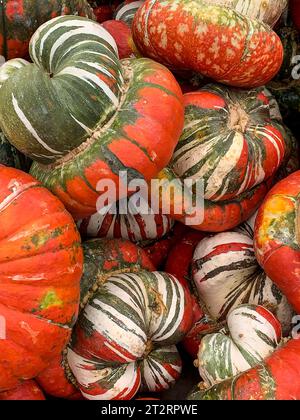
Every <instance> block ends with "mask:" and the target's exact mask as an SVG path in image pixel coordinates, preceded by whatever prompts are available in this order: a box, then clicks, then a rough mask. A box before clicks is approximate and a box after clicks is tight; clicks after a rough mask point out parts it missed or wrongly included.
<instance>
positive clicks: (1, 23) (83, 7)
mask: <svg viewBox="0 0 300 420" xmlns="http://www.w3.org/2000/svg"><path fill="white" fill-rule="evenodd" d="M77 14H78V15H80V16H86V17H89V18H92V16H93V12H92V9H91V8H90V6H89V5H88V3H87V2H86V0H38V1H32V0H4V1H1V3H0V54H1V55H3V56H4V57H5V58H6V59H10V58H15V57H24V58H26V57H27V55H28V44H29V41H30V38H31V36H32V34H33V33H34V32H35V31H36V29H37V28H38V27H39V26H40V25H41V24H43V23H44V22H46V21H47V20H50V19H52V18H54V17H55V16H60V15H77Z"/></svg>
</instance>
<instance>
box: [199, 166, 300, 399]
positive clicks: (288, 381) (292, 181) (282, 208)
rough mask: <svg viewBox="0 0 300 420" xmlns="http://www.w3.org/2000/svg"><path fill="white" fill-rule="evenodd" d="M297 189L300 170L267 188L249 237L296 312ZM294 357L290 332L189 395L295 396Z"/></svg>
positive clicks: (296, 348)
mask: <svg viewBox="0 0 300 420" xmlns="http://www.w3.org/2000/svg"><path fill="white" fill-rule="evenodd" d="M299 193H300V171H297V172H295V173H293V174H291V175H290V176H288V177H287V178H285V179H283V180H282V181H280V182H279V183H278V184H276V185H275V186H274V187H273V188H272V190H271V191H270V192H269V194H268V195H267V197H266V199H265V201H264V203H263V204H262V206H261V208H260V210H259V212H258V215H257V218H256V222H255V241H254V245H255V251H256V256H257V259H258V261H259V263H260V264H261V266H262V267H263V269H264V270H265V272H266V273H267V275H268V276H269V277H270V278H271V279H272V280H273V281H274V283H275V284H276V286H277V287H278V288H279V289H280V290H281V291H282V292H283V293H284V294H285V296H286V297H287V299H288V300H289V302H290V303H291V304H292V306H293V308H294V310H295V311H296V312H297V313H298V314H299V312H300V287H299V284H300V278H299V270H298V266H299V262H300V251H299V240H298V239H299V232H298V229H299V220H298V217H299V214H298V201H299ZM299 363H300V340H299V339H297V336H293V338H292V339H290V340H289V341H288V342H287V343H286V344H285V345H283V346H281V347H280V348H279V349H277V350H276V351H275V352H274V353H273V354H272V355H271V356H269V357H267V358H266V359H265V360H264V362H261V363H259V364H257V365H256V366H255V367H253V368H252V369H250V370H248V371H246V372H244V373H242V374H240V375H238V376H235V377H233V378H230V379H227V380H225V381H223V382H221V383H219V384H216V385H214V386H213V387H211V388H210V389H208V390H207V391H205V392H204V393H203V392H201V391H199V390H197V391H196V392H195V393H194V394H192V395H191V398H193V399H244V400H245V399H259V400H262V399H268V400H274V399H277V400H297V399H299V398H300V387H299V375H300V369H299Z"/></svg>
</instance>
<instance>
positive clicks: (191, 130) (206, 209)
mask: <svg viewBox="0 0 300 420" xmlns="http://www.w3.org/2000/svg"><path fill="white" fill-rule="evenodd" d="M184 104H185V123H184V129H183V132H182V135H181V137H180V140H179V142H178V145H177V147H176V149H175V152H174V154H173V157H172V160H171V162H170V164H169V167H170V168H171V169H172V170H173V172H174V174H175V175H176V176H177V177H178V178H179V179H180V180H181V181H185V180H186V179H191V180H192V181H193V183H194V184H196V183H197V182H201V183H202V184H203V198H204V204H203V217H202V221H201V222H200V223H199V222H196V223H194V221H193V220H190V221H189V223H190V224H191V225H193V226H194V227H195V228H197V229H200V230H203V231H209V232H222V231H225V230H228V229H232V228H234V227H236V226H237V225H239V224H240V223H242V222H243V221H245V220H247V219H248V218H249V217H250V216H251V215H252V214H253V213H254V212H255V211H256V210H257V208H258V206H259V205H260V204H261V202H262V200H263V198H264V197H265V195H266V193H267V191H268V189H269V187H270V184H271V182H272V178H273V177H274V175H275V173H276V172H277V170H278V169H279V168H280V166H281V165H282V164H283V163H284V162H285V160H286V159H287V158H288V157H289V154H290V149H291V138H290V134H289V132H288V131H286V130H285V129H284V127H283V125H282V122H281V120H280V116H279V115H278V114H277V109H278V107H277V105H276V102H274V99H273V98H272V97H271V96H270V94H269V92H267V91H266V90H265V89H264V88H258V89H252V90H250V91H245V90H241V89H234V88H229V87H226V86H222V85H216V84H214V85H212V84H211V85H206V86H205V87H203V88H202V89H200V90H199V91H197V92H193V93H187V94H185V95H184ZM200 192H201V190H200ZM195 198H197V197H195ZM200 198H202V197H200ZM198 199H199V197H198ZM188 202H189V201H188ZM184 206H185V205H184V204H183V207H184ZM200 206H201V202H200ZM174 217H176V218H179V219H180V214H177V215H174Z"/></svg>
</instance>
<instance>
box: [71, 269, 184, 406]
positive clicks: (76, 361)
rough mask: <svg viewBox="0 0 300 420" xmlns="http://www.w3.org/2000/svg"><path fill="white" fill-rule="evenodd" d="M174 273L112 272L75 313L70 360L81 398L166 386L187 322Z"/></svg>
mask: <svg viewBox="0 0 300 420" xmlns="http://www.w3.org/2000/svg"><path fill="white" fill-rule="evenodd" d="M188 306H189V302H188V301H187V298H186V293H185V289H184V288H183V286H181V284H180V283H179V282H178V280H176V279H175V277H173V276H171V275H169V274H166V273H159V272H153V273H150V272H147V271H140V272H137V273H124V274H122V273H120V274H115V275H112V276H111V277H110V278H109V279H107V280H106V281H105V283H104V284H103V285H102V286H101V288H99V289H98V291H97V292H95V293H94V295H93V297H92V298H91V299H90V301H89V303H87V304H86V305H85V307H84V309H83V311H82V312H81V315H80V316H79V320H78V322H77V324H76V327H75V329H74V332H73V339H72V341H71V343H70V345H69V349H68V356H67V360H68V364H69V366H70V369H71V371H72V373H73V375H74V376H75V378H76V381H77V383H78V386H79V388H80V390H81V392H82V394H83V396H84V397H86V398H88V399H128V398H131V397H132V396H133V395H134V394H135V393H136V392H137V391H138V390H139V389H142V390H144V391H151V392H159V391H162V390H164V389H168V388H169V386H170V385H171V384H173V383H174V382H175V381H176V380H177V379H178V377H179V375H180V373H181V358H180V355H179V353H178V351H177V349H176V346H175V344H177V343H178V342H179V341H180V340H181V339H182V338H183V337H184V334H185V333H186V332H187V330H188V327H189V326H190V324H191V313H190V308H189V307H188Z"/></svg>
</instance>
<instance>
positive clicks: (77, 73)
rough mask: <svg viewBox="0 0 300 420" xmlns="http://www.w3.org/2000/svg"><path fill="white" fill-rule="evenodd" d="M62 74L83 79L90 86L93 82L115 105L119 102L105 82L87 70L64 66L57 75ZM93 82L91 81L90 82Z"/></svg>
mask: <svg viewBox="0 0 300 420" xmlns="http://www.w3.org/2000/svg"><path fill="white" fill-rule="evenodd" d="M62 74H69V75H71V76H74V77H77V78H78V79H80V80H84V81H85V82H86V83H88V84H89V85H90V86H92V87H93V88H94V85H93V83H94V84H96V85H97V86H99V87H100V88H101V89H102V90H103V92H104V93H105V94H106V96H107V97H108V98H109V99H110V100H111V102H112V103H113V104H114V105H115V106H116V107H117V106H118V104H119V100H118V98H117V97H116V95H115V94H114V93H113V91H112V90H111V89H110V88H109V87H108V86H107V84H106V83H105V82H104V81H103V80H101V79H99V77H97V76H96V75H94V74H92V73H90V72H88V71H87V70H83V69H80V68H78V67H73V66H72V67H65V68H64V69H63V70H61V71H60V72H59V73H57V76H58V75H62ZM91 82H93V83H91Z"/></svg>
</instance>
